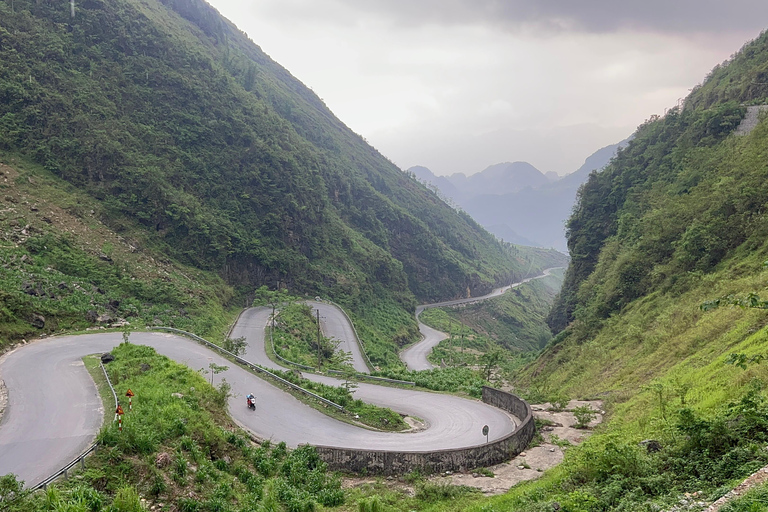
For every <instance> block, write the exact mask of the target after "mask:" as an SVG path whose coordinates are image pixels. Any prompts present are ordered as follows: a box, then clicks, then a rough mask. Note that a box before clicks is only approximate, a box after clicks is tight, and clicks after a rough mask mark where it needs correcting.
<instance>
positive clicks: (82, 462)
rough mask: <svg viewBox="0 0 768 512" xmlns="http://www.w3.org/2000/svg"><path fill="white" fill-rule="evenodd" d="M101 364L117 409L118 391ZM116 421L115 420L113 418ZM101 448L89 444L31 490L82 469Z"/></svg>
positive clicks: (101, 364)
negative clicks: (86, 460) (78, 468)
mask: <svg viewBox="0 0 768 512" xmlns="http://www.w3.org/2000/svg"><path fill="white" fill-rule="evenodd" d="M99 365H100V366H101V370H102V371H103V372H104V377H105V378H106V379H107V384H109V389H110V391H112V396H113V397H114V398H115V409H117V406H118V405H119V402H118V401H117V393H116V392H115V388H114V387H113V386H112V381H110V380H109V375H108V374H107V369H106V368H104V363H102V362H101V361H99ZM112 421H113V422H114V420H112ZM98 449H99V445H98V444H97V443H93V444H92V445H91V446H89V447H88V448H87V449H86V450H85V451H84V452H83V453H81V454H80V455H78V456H77V457H76V458H75V459H74V460H73V461H72V462H70V463H69V464H67V465H66V466H64V467H63V468H61V469H60V470H58V471H57V472H56V473H54V474H52V475H51V476H49V477H48V478H46V479H45V480H43V481H42V482H40V483H39V484H37V485H35V486H34V487H32V488H31V490H33V491H36V490H38V489H45V488H47V487H48V485H50V484H51V483H53V482H54V481H55V480H57V479H58V478H59V477H60V476H62V475H64V479H65V480H66V479H67V478H68V477H69V475H68V473H69V470H70V469H73V468H74V467H75V466H77V465H78V464H80V469H83V470H84V469H85V458H86V457H87V456H88V455H90V454H91V453H93V452H95V451H96V450H98Z"/></svg>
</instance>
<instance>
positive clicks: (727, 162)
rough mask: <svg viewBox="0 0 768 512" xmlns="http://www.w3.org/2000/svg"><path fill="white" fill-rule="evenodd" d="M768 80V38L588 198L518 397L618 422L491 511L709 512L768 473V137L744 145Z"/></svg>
mask: <svg viewBox="0 0 768 512" xmlns="http://www.w3.org/2000/svg"><path fill="white" fill-rule="evenodd" d="M765 70H768V34H763V35H761V36H760V37H759V38H758V39H756V40H755V41H754V42H752V43H750V44H748V45H747V46H746V47H745V48H744V49H743V50H742V51H741V52H739V53H738V54H737V55H735V56H734V58H733V59H732V60H730V61H729V62H727V63H725V64H724V65H722V66H719V67H718V68H716V69H715V70H714V71H713V72H712V73H711V74H710V76H709V77H708V78H707V80H706V81H705V82H704V83H703V84H702V85H701V86H699V87H696V88H695V89H694V90H693V91H692V93H691V94H690V96H689V97H688V98H687V99H686V101H685V104H684V106H683V107H682V108H678V109H672V110H671V111H669V112H668V113H667V114H666V115H665V116H664V117H661V118H658V117H654V118H652V119H650V120H649V121H647V122H646V123H644V124H643V125H642V126H641V127H639V129H638V130H637V132H636V134H635V137H634V139H633V140H632V141H631V142H630V143H629V145H628V146H627V148H625V149H623V150H622V151H620V152H619V154H618V156H617V157H616V159H615V160H613V162H612V163H611V164H610V165H609V166H608V167H607V168H606V169H605V170H603V171H601V172H596V173H592V174H591V175H590V178H589V180H588V181H587V182H586V183H585V184H584V186H583V187H582V188H581V190H580V193H579V199H578V202H577V205H576V208H575V209H574V213H573V215H572V216H571V218H570V220H569V221H568V246H569V249H570V252H571V258H572V260H571V265H570V267H569V269H568V271H567V275H566V284H565V287H564V288H563V290H562V293H561V296H560V299H559V307H558V308H557V309H556V310H554V312H553V314H552V315H551V316H550V321H551V323H552V325H553V326H555V327H556V329H557V330H559V331H560V332H559V334H557V336H555V338H554V339H553V341H552V342H551V343H550V344H549V345H548V346H547V348H546V349H545V350H544V351H543V353H542V354H541V355H540V356H539V357H538V358H537V360H536V361H535V362H534V363H532V364H531V365H530V366H529V367H527V368H526V370H525V371H523V372H521V374H520V375H519V376H518V379H517V384H518V385H519V386H521V387H522V388H524V389H527V390H529V392H530V393H531V394H532V395H533V396H539V397H544V398H549V399H553V398H556V397H567V398H598V399H601V400H604V407H605V409H606V411H607V416H606V417H607V419H608V421H607V422H606V423H605V424H604V425H603V426H602V427H601V428H600V431H598V432H596V433H595V435H593V436H592V437H591V438H590V439H589V440H588V441H587V442H586V443H584V444H583V445H582V446H580V447H578V448H568V451H567V452H566V458H565V462H564V464H563V465H562V466H561V467H560V468H559V469H558V470H557V471H555V472H552V473H550V474H548V475H546V476H545V478H544V479H543V480H542V481H540V482H538V483H536V484H533V485H531V486H528V487H527V488H523V489H519V490H517V491H514V492H513V493H512V494H511V495H509V496H505V497H504V498H500V499H498V500H495V502H494V503H493V504H483V506H485V507H488V506H492V507H493V508H495V509H498V510H519V511H528V512H532V511H535V510H545V509H551V508H552V505H551V504H552V502H555V501H556V502H558V503H559V504H560V508H561V509H563V510H589V511H598V510H633V511H634V510H683V509H686V510H693V509H696V510H703V509H704V508H706V506H707V505H708V504H709V503H712V502H714V501H715V500H716V499H718V498H720V497H721V496H723V495H724V494H726V493H727V492H728V491H730V489H732V488H733V487H735V486H736V485H738V483H740V482H741V481H742V480H744V478H746V477H747V476H748V475H750V474H752V473H754V472H756V471H758V470H759V469H760V468H762V467H764V466H765V465H766V464H768V453H766V451H765V445H766V441H767V440H768V438H766V432H767V431H768V430H766V418H767V417H768V394H767V393H766V382H768V365H766V364H765V360H766V356H768V327H767V326H768V316H766V311H765V309H766V308H768V302H766V301H765V298H766V295H767V294H768V284H767V283H768V266H767V265H766V261H768V242H767V240H768V237H767V235H768V219H766V211H768V209H767V207H768V179H767V178H768V165H767V163H768V159H767V158H766V154H767V153H766V150H767V149H768V122H767V121H766V120H765V119H764V118H763V119H762V121H761V122H760V123H759V124H758V125H757V127H756V128H755V129H754V130H753V131H752V132H750V133H749V134H747V135H739V134H737V133H736V128H737V126H738V125H739V124H740V122H741V120H742V118H743V117H744V113H745V111H746V109H747V108H746V107H747V106H750V105H760V104H765V103H768V87H767V86H766V85H765V83H766V81H765V80H764V73H765ZM762 492H763V494H762V496H764V495H765V486H764V487H763V491H762ZM694 500H695V501H694ZM698 502H702V503H704V505H703V506H700V505H699V503H698ZM764 505H765V502H764V501H760V502H759V503H755V504H754V506H752V507H747V506H743V507H740V508H728V510H748V509H750V510H759V509H761V508H764ZM480 508H481V507H480V506H478V507H476V508H475V510H480ZM722 510H726V508H723V509H722Z"/></svg>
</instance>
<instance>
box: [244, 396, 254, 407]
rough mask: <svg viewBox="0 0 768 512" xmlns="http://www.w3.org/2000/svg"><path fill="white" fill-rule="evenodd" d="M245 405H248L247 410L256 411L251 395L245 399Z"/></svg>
mask: <svg viewBox="0 0 768 512" xmlns="http://www.w3.org/2000/svg"><path fill="white" fill-rule="evenodd" d="M245 401H246V404H247V405H248V408H249V409H251V410H252V411H255V410H256V397H255V396H253V395H248V396H247V397H245Z"/></svg>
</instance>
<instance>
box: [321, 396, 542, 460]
mask: <svg viewBox="0 0 768 512" xmlns="http://www.w3.org/2000/svg"><path fill="white" fill-rule="evenodd" d="M483 402H485V403H487V404H489V405H492V406H494V407H498V408H500V409H503V410H505V411H507V412H509V413H511V414H513V415H514V416H516V417H517V418H519V419H520V420H521V423H520V425H518V427H517V428H516V429H515V431H514V432H512V433H510V434H509V435H507V436H506V437H503V438H501V439H497V440H496V441H493V442H492V443H486V444H481V445H477V446H470V447H467V448H456V449H452V450H440V451H430V452H394V451H381V450H353V449H349V448H335V447H331V446H317V447H316V448H317V453H318V454H319V455H320V458H321V459H322V460H324V461H325V462H326V463H327V464H328V467H329V468H330V469H331V470H334V471H344V472H351V473H366V474H369V475H371V474H383V475H391V474H401V473H408V472H410V471H413V470H415V469H418V470H419V471H422V472H424V473H439V472H443V471H464V470H467V469H472V468H477V467H486V466H493V465H494V464H499V463H501V462H505V461H507V460H509V459H511V458H512V457H514V456H515V455H517V454H518V453H520V452H521V451H523V450H524V449H525V447H526V446H528V443H529V442H530V441H531V439H532V438H533V435H534V433H535V426H534V423H533V414H532V412H531V407H530V406H529V405H528V404H527V403H526V402H525V401H524V400H522V399H521V398H518V397H516V396H515V395H513V394H511V393H507V392H505V391H501V390H498V389H494V388H489V387H483Z"/></svg>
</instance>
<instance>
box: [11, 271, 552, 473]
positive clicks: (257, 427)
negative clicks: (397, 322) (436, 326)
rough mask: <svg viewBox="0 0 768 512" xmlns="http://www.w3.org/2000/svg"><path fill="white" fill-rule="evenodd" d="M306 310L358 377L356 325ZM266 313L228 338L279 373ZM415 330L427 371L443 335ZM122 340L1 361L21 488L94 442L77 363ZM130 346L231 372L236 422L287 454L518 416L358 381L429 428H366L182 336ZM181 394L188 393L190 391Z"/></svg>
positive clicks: (387, 444) (498, 428) (69, 339)
mask: <svg viewBox="0 0 768 512" xmlns="http://www.w3.org/2000/svg"><path fill="white" fill-rule="evenodd" d="M549 270H552V269H548V270H547V271H545V274H544V275H548V273H549ZM544 275H542V276H537V277H534V278H530V279H526V280H524V281H521V282H520V283H515V284H512V285H509V286H506V287H503V288H499V289H497V290H494V291H493V292H491V293H490V294H488V295H485V296H483V297H474V298H471V299H461V300H455V301H448V302H443V303H439V304H430V305H424V306H419V309H417V316H418V314H419V313H421V311H423V310H424V309H425V308H428V307H439V306H448V305H455V304H462V303H468V302H474V301H478V300H483V299H486V298H490V297H495V296H498V295H500V294H502V293H504V292H505V291H506V290H508V289H509V288H513V287H515V286H519V285H520V284H522V283H524V282H527V281H530V280H531V279H537V278H539V277H544ZM309 304H310V306H311V307H313V308H315V309H317V310H318V311H320V318H321V326H322V328H323V330H324V332H325V335H326V336H329V337H332V338H335V339H337V340H339V342H340V344H339V346H340V349H342V350H345V351H348V352H350V353H351V354H352V357H353V364H354V366H355V369H356V370H358V371H360V372H368V367H367V365H366V363H365V360H364V356H363V355H362V352H361V350H360V347H359V345H358V344H357V342H356V336H355V333H354V328H353V327H352V325H351V324H350V322H349V321H348V319H347V317H346V315H344V313H343V312H342V311H340V310H339V309H338V308H336V307H335V306H333V305H329V304H327V303H323V302H315V301H311V302H310V303H309ZM270 313H271V310H270V309H268V308H250V309H247V310H245V311H244V312H243V313H242V314H241V315H240V318H239V319H238V321H237V323H236V325H235V326H234V328H233V329H232V333H231V336H232V337H240V336H243V337H245V339H246V342H247V347H246V352H245V354H244V355H243V356H242V357H243V359H245V360H247V361H249V362H251V363H255V364H258V365H260V366H263V367H266V368H273V369H277V368H279V367H278V366H277V365H275V364H274V363H273V362H272V361H271V360H270V359H269V357H267V352H266V347H265V342H266V338H265V334H266V326H267V322H268V321H269V318H270ZM421 329H422V332H423V333H428V338H429V339H425V341H423V342H421V343H418V344H417V345H414V346H413V347H411V348H410V349H409V350H408V351H405V352H404V354H403V355H404V360H407V361H406V362H407V364H408V365H409V367H411V368H414V369H422V368H425V367H427V366H426V365H429V363H426V354H428V352H429V350H431V348H432V347H433V346H434V345H436V344H437V342H439V339H438V341H437V342H435V341H434V340H435V339H437V338H439V334H438V333H437V331H434V330H433V329H430V328H428V327H426V326H424V325H423V324H422V325H421ZM443 336H444V335H443ZM122 341H123V339H122V333H101V334H87V335H79V336H58V337H54V338H48V339H44V340H39V341H35V342H33V343H29V344H27V345H24V346H21V347H18V348H16V349H15V350H13V351H11V352H9V353H7V354H5V355H4V356H3V357H2V358H0V379H2V380H0V391H2V388H3V387H4V388H5V389H7V391H8V397H7V404H6V407H5V409H4V411H3V415H2V417H0V475H4V474H7V473H14V474H15V475H17V476H18V477H19V478H20V479H21V480H23V481H25V482H26V484H27V486H30V487H31V486H34V485H35V484H37V483H38V482H41V481H42V480H44V479H45V478H47V477H48V476H49V475H51V474H53V473H54V472H55V471H56V470H58V469H59V468H60V467H62V466H63V465H64V464H66V463H67V462H69V461H70V460H73V459H74V458H75V457H76V456H77V455H79V454H80V453H82V451H83V450H84V449H86V448H87V447H88V446H89V445H90V444H91V443H92V442H93V439H94V436H95V435H96V432H97V431H98V429H99V428H100V426H101V424H102V420H103V418H104V406H103V405H102V403H101V399H100V397H99V394H98V392H97V390H96V386H95V385H94V383H93V381H92V380H91V378H90V375H89V374H88V372H87V370H86V369H85V365H84V364H83V362H82V358H83V357H84V356H86V355H88V354H95V353H103V352H108V351H110V350H111V349H112V348H113V347H115V346H116V345H118V344H119V343H121V342H122ZM130 341H131V342H132V343H136V344H141V345H148V346H150V347H152V348H154V349H155V350H157V352H158V353H160V354H163V355H165V356H168V357H169V358H171V359H174V360H175V361H178V362H180V363H183V364H185V365H187V366H189V367H190V368H193V369H199V368H207V367H208V366H209V365H210V363H216V364H218V365H226V366H228V367H229V369H228V370H226V371H224V372H222V373H221V374H219V376H218V379H222V378H224V379H226V380H227V382H229V383H230V384H231V385H232V389H233V392H234V393H233V396H232V397H231V398H230V400H229V410H230V415H231V416H232V418H233V419H234V420H235V421H237V422H238V423H239V424H241V425H242V426H243V427H245V428H247V429H248V430H250V431H251V432H253V433H255V434H256V435H257V436H259V437H262V438H265V439H272V440H275V441H285V443H286V444H287V445H288V446H290V447H296V446H298V445H299V444H305V443H308V444H312V445H322V446H333V447H342V448H353V449H354V448H357V449H374V450H393V451H414V452H417V451H435V450H445V449H452V448H462V447H468V446H474V445H479V444H483V443H485V442H486V438H485V436H483V435H482V433H481V431H482V428H483V426H484V425H488V426H489V430H490V433H491V434H490V438H489V439H488V440H490V441H494V440H496V439H500V438H502V437H505V436H506V435H507V434H509V433H511V432H513V431H514V430H515V428H516V422H515V418H513V417H511V416H510V415H509V414H508V413H506V412H504V411H502V410H501V409H497V408H495V407H491V406H489V405H486V404H484V403H482V402H480V401H477V400H468V399H463V398H459V397H456V396H452V395H445V394H440V393H431V392H426V391H416V390H412V389H399V388H392V387H385V386H377V385H374V384H368V383H359V384H358V387H357V390H356V391H355V398H359V399H362V400H363V401H365V402H368V403H373V404H376V405H380V406H382V407H388V408H390V409H392V410H394V411H397V412H398V413H401V414H405V415H408V416H416V417H419V418H421V419H423V420H424V423H425V424H426V428H425V429H423V430H421V431H418V432H408V433H389V432H377V431H372V430H368V429H365V428H361V427H358V426H355V425H351V424H348V423H344V422H341V421H338V420H335V419H332V418H330V417H328V416H326V415H325V414H322V413H321V412H319V411H317V410H315V409H313V408H311V407H309V406H307V405H306V404H304V403H302V402H301V401H299V400H297V399H296V398H294V397H293V396H292V395H290V394H289V393H287V392H285V391H283V390H281V389H279V388H277V387H275V386H273V385H272V384H271V383H270V382H268V381H265V380H263V379H262V378H260V377H258V376H256V375H254V374H253V373H251V372H250V371H247V370H245V369H243V368H241V367H239V366H237V365H235V364H232V363H231V362H230V361H228V360H226V359H225V358H223V357H222V356H220V355H219V354H218V353H216V352H213V351H212V350H210V349H208V348H206V347H204V346H202V345H200V344H198V343H195V342H193V341H190V340H189V339H187V338H184V337H180V336H176V335H173V334H166V333H162V334H161V333H146V332H135V333H132V334H131V337H130ZM430 344H431V345H430ZM426 347H428V348H426ZM406 354H409V355H408V356H406ZM425 363H426V365H425ZM428 367H431V365H429V366H428ZM305 377H306V378H309V379H311V380H314V381H318V382H323V383H326V384H331V385H339V380H338V379H334V378H332V377H328V376H324V375H315V374H306V375H305ZM178 391H179V392H180V393H184V392H185V391H186V390H184V389H179V390H178ZM247 393H254V394H255V395H256V397H257V407H256V411H255V412H253V411H250V410H249V409H247V408H246V407H244V405H243V403H242V397H243V396H244V395H245V394H247ZM0 398H2V393H0ZM0 406H2V403H0Z"/></svg>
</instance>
